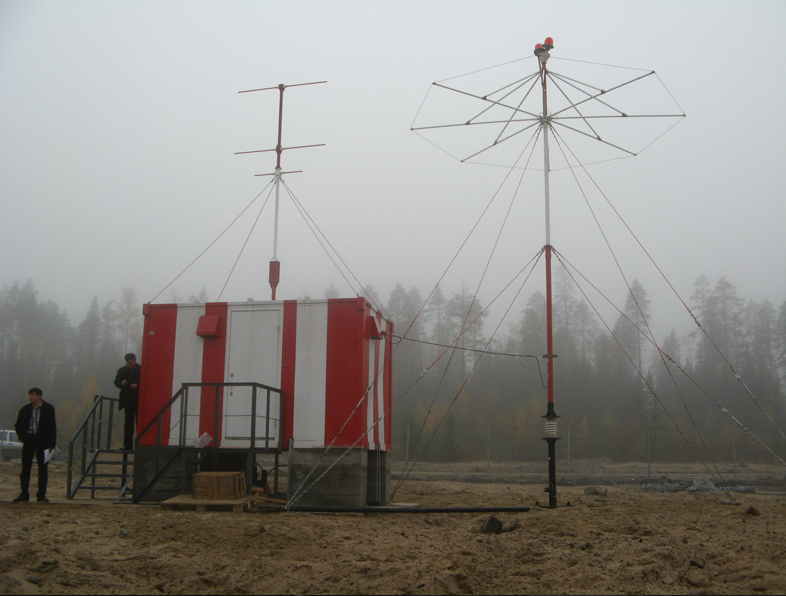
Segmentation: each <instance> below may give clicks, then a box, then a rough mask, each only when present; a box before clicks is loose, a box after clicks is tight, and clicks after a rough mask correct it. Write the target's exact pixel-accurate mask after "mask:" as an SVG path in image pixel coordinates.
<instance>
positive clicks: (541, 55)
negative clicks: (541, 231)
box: [535, 37, 559, 508]
mask: <svg viewBox="0 0 786 596" xmlns="http://www.w3.org/2000/svg"><path fill="white" fill-rule="evenodd" d="M553 47H554V40H553V39H551V38H550V37H547V38H546V41H545V42H543V43H542V44H537V45H536V46H535V55H536V56H537V57H538V61H539V63H540V84H541V87H542V89H543V114H542V116H541V118H540V126H541V128H542V130H543V174H544V195H545V201H546V246H545V249H544V250H545V253H546V359H547V363H548V364H547V371H548V405H547V408H546V415H545V416H544V418H545V419H546V436H545V437H543V440H544V441H546V443H548V449H549V485H548V487H546V492H547V493H548V494H549V507H550V508H554V507H556V506H557V461H556V451H557V449H556V444H557V441H559V437H558V436H557V418H559V416H557V414H556V412H555V411H554V358H556V357H557V356H556V354H554V335H553V326H552V296H551V205H550V203H549V199H550V197H549V169H550V168H549V128H550V127H551V116H550V115H549V110H548V93H547V90H546V80H547V78H548V77H547V74H548V69H547V67H546V62H547V61H548V59H549V57H550V56H549V50H551V49H552V48H553Z"/></svg>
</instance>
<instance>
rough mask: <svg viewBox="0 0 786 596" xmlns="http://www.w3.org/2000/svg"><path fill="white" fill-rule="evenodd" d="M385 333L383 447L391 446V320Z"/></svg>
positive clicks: (390, 447)
mask: <svg viewBox="0 0 786 596" xmlns="http://www.w3.org/2000/svg"><path fill="white" fill-rule="evenodd" d="M387 332H388V333H387V335H386V336H385V340H384V341H385V375H384V377H385V397H384V399H383V400H382V403H383V405H384V407H385V412H387V414H386V415H385V448H386V449H387V450H391V449H392V448H393V410H392V407H393V374H392V372H393V322H392V321H388V322H387Z"/></svg>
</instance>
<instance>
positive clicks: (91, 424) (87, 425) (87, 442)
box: [66, 395, 120, 499]
mask: <svg viewBox="0 0 786 596" xmlns="http://www.w3.org/2000/svg"><path fill="white" fill-rule="evenodd" d="M93 399H94V401H93V405H92V407H91V408H90V410H88V412H87V414H85V417H84V419H83V420H82V422H81V424H80V425H79V426H78V427H77V429H76V431H75V432H74V434H73V436H72V437H71V439H70V440H69V441H68V474H67V480H66V498H68V499H73V498H74V496H75V495H76V492H77V491H78V490H79V488H80V487H81V485H82V482H83V481H84V480H85V478H86V477H87V476H88V470H89V469H90V467H91V466H93V465H94V463H95V461H96V453H94V455H93V457H92V458H91V459H90V461H88V459H87V452H88V450H93V451H94V452H97V450H99V449H101V444H102V435H103V434H104V433H103V427H104V426H105V425H106V427H107V428H106V434H105V441H106V449H111V447H112V426H113V420H114V412H115V403H116V402H118V403H119V402H120V399H119V398H117V397H108V396H106V395H96V396H94V398H93ZM105 403H108V404H109V412H108V420H107V419H105V418H104V404H105ZM80 437H81V439H82V446H81V448H80V449H79V455H80V460H81V464H82V465H81V472H80V474H79V479H78V480H77V482H76V486H75V487H73V489H72V485H73V473H74V445H75V443H77V441H79V439H80ZM93 483H94V484H95V477H93ZM93 492H95V491H93Z"/></svg>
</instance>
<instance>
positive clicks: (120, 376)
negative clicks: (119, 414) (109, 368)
mask: <svg viewBox="0 0 786 596" xmlns="http://www.w3.org/2000/svg"><path fill="white" fill-rule="evenodd" d="M141 372H142V367H141V366H140V365H139V364H137V365H135V366H134V367H133V368H129V367H128V366H121V367H120V369H119V370H118V371H117V375H116V376H115V387H117V388H118V389H120V404H119V406H118V408H119V409H120V410H122V409H123V408H125V407H127V406H132V407H134V406H136V405H137V404H138V402H139V375H140V373H141ZM123 381H125V382H126V385H125V387H123ZM134 384H136V389H132V388H131V385H134Z"/></svg>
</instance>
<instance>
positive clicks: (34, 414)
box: [14, 387, 57, 503]
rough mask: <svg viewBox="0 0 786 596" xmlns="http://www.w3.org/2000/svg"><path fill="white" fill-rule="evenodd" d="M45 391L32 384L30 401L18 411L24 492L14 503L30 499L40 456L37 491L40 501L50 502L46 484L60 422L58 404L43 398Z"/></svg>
mask: <svg viewBox="0 0 786 596" xmlns="http://www.w3.org/2000/svg"><path fill="white" fill-rule="evenodd" d="M43 396H44V392H43V391H41V390H40V389H39V388H38V387H33V388H32V389H31V390H30V391H28V392H27V397H28V399H29V400H30V403H29V404H27V405H26V406H24V407H23V408H22V409H21V410H19V416H18V417H17V419H16V425H15V426H14V428H15V429H16V434H17V436H18V437H19V439H20V440H21V441H22V473H21V474H20V475H19V480H20V482H21V484H22V492H21V493H20V494H19V496H18V497H17V498H16V499H14V503H19V502H20V501H29V500H30V492H29V488H30V473H31V472H32V470H33V459H38V493H37V495H36V496H37V497H38V498H37V500H38V502H39V503H48V502H49V499H47V498H46V484H47V480H48V479H49V459H50V458H51V457H52V452H53V451H54V448H55V445H56V444H57V424H56V422H55V407H54V406H53V405H52V404H50V403H47V402H45V401H44V400H43Z"/></svg>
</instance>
